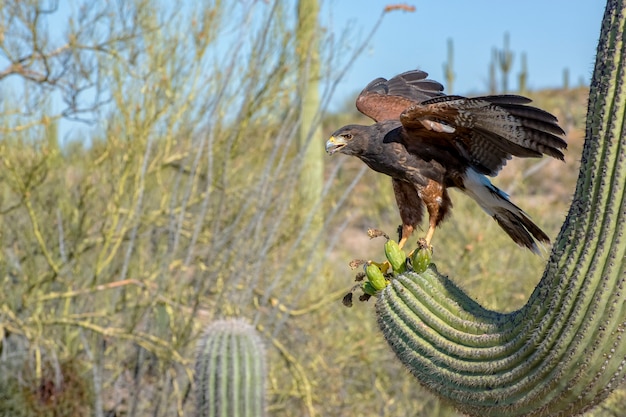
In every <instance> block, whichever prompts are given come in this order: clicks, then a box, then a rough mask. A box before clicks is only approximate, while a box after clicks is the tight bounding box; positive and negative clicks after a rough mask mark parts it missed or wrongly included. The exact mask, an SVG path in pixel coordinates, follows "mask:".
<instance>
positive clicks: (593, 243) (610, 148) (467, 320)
mask: <svg viewBox="0 0 626 417" xmlns="http://www.w3.org/2000/svg"><path fill="white" fill-rule="evenodd" d="M625 3H626V0H609V1H608V4H607V8H606V11H605V15H604V19H603V23H602V31H601V37H600V42H599V45H598V53H597V60H596V65H595V70H594V75H593V80H592V83H591V91H590V98H589V109H588V111H589V112H588V116H587V131H586V141H585V146H584V150H583V155H582V166H581V171H580V175H579V178H578V183H577V187H576V192H575V196H574V201H573V203H572V206H571V208H570V211H569V213H568V216H567V218H566V220H565V223H564V224H563V227H562V229H561V232H560V234H559V236H558V237H557V240H556V242H555V244H554V247H553V250H552V254H551V256H550V259H549V261H548V264H547V266H546V269H545V272H544V274H543V277H542V279H541V281H540V283H539V284H538V286H537V288H536V289H535V291H534V292H533V294H532V295H531V297H530V299H529V300H528V303H527V304H526V305H525V306H524V307H523V308H521V309H520V310H518V311H516V312H513V313H510V314H500V313H497V312H494V311H489V310H486V309H484V308H483V307H481V306H480V305H479V304H477V303H476V302H474V301H473V300H472V299H470V298H469V297H468V296H467V295H465V294H464V293H463V292H462V291H461V290H460V289H459V288H458V287H456V286H455V285H454V284H453V282H452V281H451V280H449V279H448V278H446V277H444V276H442V275H440V274H439V273H438V272H437V271H436V269H435V268H433V267H431V268H429V269H428V270H427V271H425V272H424V273H421V274H416V273H413V272H408V273H404V274H401V275H399V276H398V277H396V279H394V280H392V282H391V284H390V285H389V286H387V287H386V288H385V289H384V290H383V291H381V292H380V294H379V298H378V301H377V304H376V309H377V316H378V322H379V326H380V328H381V329H382V332H383V334H384V336H385V338H386V340H387V341H388V342H389V344H390V346H391V347H392V349H393V350H394V351H395V353H396V354H397V356H398V358H399V359H400V360H401V361H402V362H403V363H404V364H405V365H406V366H407V367H408V369H409V370H410V371H411V372H412V373H413V374H414V375H415V376H416V377H417V378H418V379H419V381H420V382H421V383H422V384H423V385H425V386H426V387H428V388H429V389H430V390H432V391H433V392H434V393H436V394H437V395H439V396H440V397H442V398H444V399H445V400H447V401H448V402H451V403H452V404H454V405H455V406H456V407H457V408H458V409H459V410H461V411H463V412H465V413H467V414H470V415H475V416H502V415H507V416H521V415H532V416H548V415H568V416H569V415H574V414H578V413H581V412H583V411H585V410H587V409H589V408H590V407H592V406H593V405H595V404H597V403H598V402H600V401H601V400H603V399H604V398H605V397H606V396H607V395H608V394H609V393H610V392H611V391H612V390H613V389H614V388H615V387H617V386H618V385H619V384H620V383H621V382H622V381H624V379H625V378H626V367H625V364H626V335H624V331H625V330H626V289H625V288H624V281H625V278H626V273H625V272H626V260H625V259H626V239H625V237H624V231H626V191H625V190H626V132H625V129H626V127H625V122H626V119H625V111H626V107H625V104H626V90H625V89H624V80H625V79H626V65H624V64H625V60H626V44H625V42H624V39H625V36H626V32H625V26H626V5H625Z"/></svg>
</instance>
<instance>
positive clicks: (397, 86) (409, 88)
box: [356, 70, 443, 122]
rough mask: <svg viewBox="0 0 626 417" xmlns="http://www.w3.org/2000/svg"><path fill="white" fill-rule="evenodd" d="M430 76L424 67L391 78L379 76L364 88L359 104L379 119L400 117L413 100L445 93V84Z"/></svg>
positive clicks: (414, 101) (414, 102)
mask: <svg viewBox="0 0 626 417" xmlns="http://www.w3.org/2000/svg"><path fill="white" fill-rule="evenodd" d="M427 76H428V74H427V73H426V72H424V71H419V70H414V71H407V72H405V73H402V74H399V75H396V76H395V77H393V78H392V79H390V80H386V79H385V78H377V79H375V80H374V81H372V82H370V83H369V84H368V85H367V86H366V87H365V88H364V89H363V91H361V94H359V96H358V97H357V99H356V108H357V109H358V110H359V111H360V112H361V113H363V114H364V115H366V116H368V117H370V118H372V119H374V121H376V122H381V121H384V120H398V119H399V118H400V114H401V113H402V112H403V111H404V110H406V109H407V108H408V107H410V106H412V105H413V104H416V103H420V102H422V101H425V100H428V99H431V98H432V97H436V96H441V95H443V93H442V91H443V86H442V85H441V84H440V83H438V82H437V81H434V80H430V79H428V78H426V77H427Z"/></svg>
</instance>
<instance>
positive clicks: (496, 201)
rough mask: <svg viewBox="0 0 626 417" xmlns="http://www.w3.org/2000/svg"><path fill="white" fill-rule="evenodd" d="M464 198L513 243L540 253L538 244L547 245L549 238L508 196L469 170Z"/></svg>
mask: <svg viewBox="0 0 626 417" xmlns="http://www.w3.org/2000/svg"><path fill="white" fill-rule="evenodd" d="M463 180H464V181H463V183H464V186H465V189H464V190H463V191H465V193H466V194H468V195H469V196H470V197H472V198H473V199H474V200H475V201H476V202H477V203H478V204H479V205H480V207H482V209H483V210H485V211H486V212H487V214H489V215H490V216H491V217H493V218H494V219H495V221H496V222H498V224H499V225H500V227H501V228H502V229H503V230H504V231H505V232H506V233H507V234H508V235H509V236H510V237H511V239H513V241H514V242H515V243H517V244H518V245H520V246H523V247H526V248H528V249H530V250H531V251H533V252H534V253H537V254H538V253H539V248H538V247H537V241H538V242H541V243H550V238H549V237H548V236H547V235H546V234H545V233H544V232H543V230H541V229H540V228H539V226H537V225H536V224H535V223H533V222H532V220H530V218H529V217H528V215H527V214H526V213H524V211H523V210H522V209H520V208H519V207H517V206H516V205H515V204H513V203H512V202H511V201H509V196H508V195H507V194H506V193H505V192H504V191H502V190H500V189H499V188H498V187H496V186H495V185H493V184H492V183H491V181H489V179H488V178H487V177H485V176H484V175H482V174H479V173H478V172H476V171H474V170H473V169H472V168H468V169H467V171H466V172H465V176H464V178H463Z"/></svg>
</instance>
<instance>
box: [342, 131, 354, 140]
mask: <svg viewBox="0 0 626 417" xmlns="http://www.w3.org/2000/svg"><path fill="white" fill-rule="evenodd" d="M343 137H344V138H346V140H350V139H352V133H346V134H345V135H343Z"/></svg>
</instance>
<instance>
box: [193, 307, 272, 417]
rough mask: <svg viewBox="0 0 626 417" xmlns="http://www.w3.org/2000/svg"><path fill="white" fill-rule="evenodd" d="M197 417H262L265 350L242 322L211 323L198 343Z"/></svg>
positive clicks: (251, 328) (263, 412)
mask: <svg viewBox="0 0 626 417" xmlns="http://www.w3.org/2000/svg"><path fill="white" fill-rule="evenodd" d="M195 365H196V366H195V384H196V410H197V416H198V417H222V416H223V417H227V416H239V417H262V416H265V415H266V413H265V381H266V380H267V370H266V369H267V367H266V364H265V348H264V346H263V342H262V340H261V336H260V335H259V334H258V332H257V331H256V329H255V328H254V327H253V326H251V325H250V324H248V323H246V322H245V321H243V320H241V319H228V320H220V321H216V322H214V323H211V324H210V325H209V326H208V327H207V328H206V330H205V332H204V334H203V335H202V337H201V338H200V341H199V342H198V352H197V355H196V364H195Z"/></svg>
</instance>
